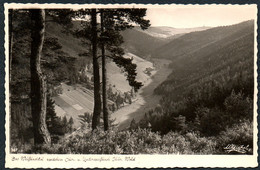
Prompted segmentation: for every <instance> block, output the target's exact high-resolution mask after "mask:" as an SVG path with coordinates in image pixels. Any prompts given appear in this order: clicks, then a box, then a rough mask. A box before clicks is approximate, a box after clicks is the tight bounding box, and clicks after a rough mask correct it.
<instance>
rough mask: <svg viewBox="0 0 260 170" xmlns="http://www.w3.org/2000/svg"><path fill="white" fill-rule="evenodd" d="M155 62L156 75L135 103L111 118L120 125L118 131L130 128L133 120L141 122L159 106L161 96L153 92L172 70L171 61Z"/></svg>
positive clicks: (115, 113)
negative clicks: (169, 66)
mask: <svg viewBox="0 0 260 170" xmlns="http://www.w3.org/2000/svg"><path fill="white" fill-rule="evenodd" d="M154 62H155V63H156V73H154V74H153V76H152V77H151V79H149V80H148V81H146V82H145V83H144V86H143V87H142V88H141V89H140V90H139V92H138V93H137V96H136V98H135V99H134V101H133V103H132V104H130V105H127V106H125V107H123V108H121V109H119V110H117V111H116V112H114V113H112V115H111V118H112V119H115V124H118V130H123V129H125V128H128V127H129V126H130V123H131V121H132V120H133V119H135V121H136V122H139V121H140V120H141V119H142V117H143V116H144V115H145V113H146V112H147V111H149V110H150V109H152V108H155V107H156V106H157V105H158V104H159V100H160V98H161V96H158V95H154V93H153V91H154V89H155V88H156V87H157V86H158V85H159V84H160V83H162V82H163V81H164V80H166V78H167V77H168V75H169V74H170V73H171V69H169V68H168V64H169V63H170V61H169V60H163V59H155V61H154Z"/></svg>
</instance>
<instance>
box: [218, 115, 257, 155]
mask: <svg viewBox="0 0 260 170" xmlns="http://www.w3.org/2000/svg"><path fill="white" fill-rule="evenodd" d="M231 144H233V145H237V146H242V145H243V146H245V147H246V146H248V147H249V148H251V149H250V150H252V148H253V122H251V121H249V120H244V121H243V122H241V123H238V124H236V125H234V126H233V127H231V128H227V129H226V130H225V131H223V132H221V133H220V135H219V136H218V148H219V150H220V152H223V151H224V149H223V148H224V147H226V146H227V145H231ZM248 153H251V151H249V152H248Z"/></svg>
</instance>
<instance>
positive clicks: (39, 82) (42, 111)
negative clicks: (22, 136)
mask: <svg viewBox="0 0 260 170" xmlns="http://www.w3.org/2000/svg"><path fill="white" fill-rule="evenodd" d="M30 14H31V20H32V25H31V26H32V27H31V39H32V41H31V58H30V69H31V112H32V119H33V129H34V143H35V144H49V143H51V138H50V134H49V132H48V129H47V126H46V103H47V100H46V95H47V89H46V80H45V77H44V75H43V74H42V71H41V53H42V46H43V41H44V31H45V11H44V10H43V9H31V10H30Z"/></svg>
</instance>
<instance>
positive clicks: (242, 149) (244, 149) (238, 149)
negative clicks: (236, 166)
mask: <svg viewBox="0 0 260 170" xmlns="http://www.w3.org/2000/svg"><path fill="white" fill-rule="evenodd" d="M224 150H225V151H226V152H227V153H241V154H246V153H249V152H251V151H252V149H251V148H249V145H247V146H244V145H240V146H239V145H235V144H228V145H227V146H226V147H224Z"/></svg>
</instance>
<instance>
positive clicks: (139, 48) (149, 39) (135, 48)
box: [122, 26, 209, 58]
mask: <svg viewBox="0 0 260 170" xmlns="http://www.w3.org/2000/svg"><path fill="white" fill-rule="evenodd" d="M206 29H209V27H197V28H173V27H164V26H162V27H153V26H151V27H149V28H148V29H146V30H142V29H141V28H140V27H134V28H133V29H128V30H126V31H123V32H122V36H123V37H124V44H123V45H124V48H125V49H126V50H127V51H128V52H130V53H133V54H135V55H137V56H140V57H144V58H145V57H147V56H150V55H151V54H152V53H153V52H154V50H155V49H160V47H161V46H164V45H165V44H167V43H169V42H170V41H171V40H173V39H176V38H178V37H181V36H183V35H184V34H186V33H190V32H194V31H202V30H206Z"/></svg>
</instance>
